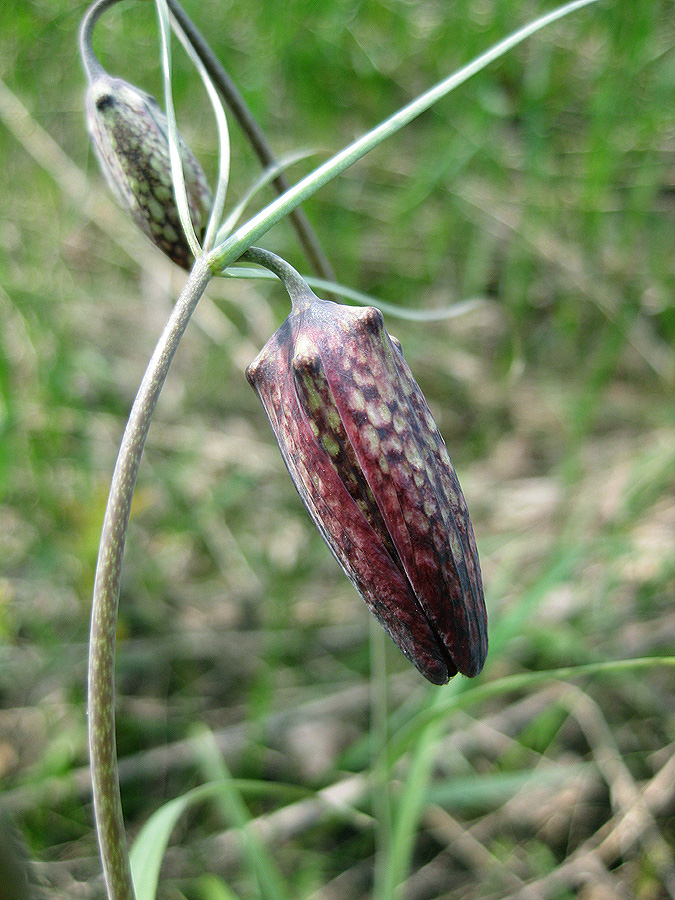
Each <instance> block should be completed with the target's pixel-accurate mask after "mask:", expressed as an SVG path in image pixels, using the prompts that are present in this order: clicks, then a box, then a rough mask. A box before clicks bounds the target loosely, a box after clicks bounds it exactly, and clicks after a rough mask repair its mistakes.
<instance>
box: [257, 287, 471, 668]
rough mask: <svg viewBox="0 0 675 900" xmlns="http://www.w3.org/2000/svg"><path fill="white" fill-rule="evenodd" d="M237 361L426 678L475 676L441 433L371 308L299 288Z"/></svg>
mask: <svg viewBox="0 0 675 900" xmlns="http://www.w3.org/2000/svg"><path fill="white" fill-rule="evenodd" d="M293 299H294V305H293V311H292V312H291V314H290V316H289V317H288V318H287V319H286V321H285V322H284V324H283V325H282V326H281V328H279V330H278V331H277V332H276V334H274V335H273V336H272V338H271V339H270V340H269V341H268V343H267V344H266V346H265V347H264V348H263V350H262V351H261V353H260V354H259V355H258V357H257V358H256V359H255V360H254V361H253V363H252V364H251V365H250V366H249V368H248V370H247V377H248V380H249V382H250V383H251V385H252V386H253V388H254V389H255V390H256V392H257V393H258V395H259V397H260V399H261V401H262V403H263V406H264V408H265V411H266V412H267V415H268V417H269V420H270V423H271V425H272V428H273V430H274V433H275V435H276V438H277V441H278V442H279V446H280V448H281V452H282V455H283V458H284V461H285V462H286V465H287V467H288V470H289V472H290V475H291V477H292V479H293V481H294V483H295V486H296V488H297V489H298V492H299V494H300V496H301V498H302V500H303V502H304V504H305V506H306V507H307V510H308V511H309V514H310V515H311V517H312V519H313V520H314V522H315V524H316V526H317V527H318V529H319V531H320V532H321V534H322V536H323V538H324V540H325V541H326V543H327V544H328V546H329V547H330V549H331V550H332V552H333V554H334V555H335V557H336V558H337V560H338V562H339V563H340V564H341V566H342V568H343V569H344V571H345V572H346V574H347V576H348V577H349V578H350V579H351V581H352V582H353V584H354V585H355V587H356V588H357V590H358V591H359V593H360V594H361V596H362V597H363V599H364V600H365V602H366V604H367V605H368V607H369V608H370V610H371V611H372V612H373V613H374V615H375V616H376V617H377V619H378V620H379V621H380V623H381V624H382V625H383V627H384V628H385V630H386V631H387V632H388V633H389V634H390V635H391V637H392V638H393V640H394V641H395V642H396V644H397V645H398V646H399V648H400V649H401V650H402V651H403V653H404V654H405V655H406V656H407V657H408V658H409V659H410V660H411V661H412V662H413V663H414V665H415V666H417V668H418V669H419V671H420V672H421V673H422V674H423V675H424V676H425V677H426V678H427V679H429V681H432V682H434V683H435V684H444V683H445V682H447V681H448V679H449V678H450V677H451V676H453V675H455V674H456V673H457V672H458V671H459V672H461V673H462V674H464V675H468V676H474V675H477V674H478V673H479V672H480V671H481V669H482V667H483V664H484V662H485V657H486V654H487V615H486V610H485V602H484V599H483V587H482V581H481V574H480V565H479V561H478V551H477V549H476V543H475V540H474V535H473V529H472V526H471V521H470V519H469V513H468V510H467V508H466V503H465V501H464V497H463V495H462V491H461V488H460V486H459V482H458V481H457V476H456V474H455V470H454V468H453V466H452V463H451V461H450V458H449V456H448V453H447V450H446V447H445V444H444V442H443V438H442V437H441V435H440V432H439V430H438V428H437V426H436V424H435V422H434V420H433V418H432V416H431V412H430V410H429V407H428V406H427V403H426V401H425V399H424V397H423V395H422V392H421V390H420V388H419V386H418V385H417V382H416V381H415V379H414V378H413V376H412V373H411V371H410V369H409V367H408V365H407V363H406V362H405V360H404V358H403V354H402V353H401V350H400V345H399V344H398V342H397V341H394V340H392V339H391V338H390V337H389V335H388V333H387V331H386V329H385V327H384V324H383V321H382V315H381V313H380V312H379V311H378V310H376V309H372V308H367V309H356V308H353V307H348V306H340V305H338V304H335V303H332V302H329V301H324V300H320V299H319V298H318V297H316V296H315V295H314V294H313V293H312V292H311V291H310V290H309V288H307V290H306V292H305V291H303V292H302V294H301V296H295V297H294V298H293Z"/></svg>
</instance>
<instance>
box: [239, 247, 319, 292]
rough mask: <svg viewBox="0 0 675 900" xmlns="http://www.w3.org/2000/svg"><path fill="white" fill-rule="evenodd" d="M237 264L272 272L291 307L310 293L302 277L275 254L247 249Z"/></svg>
mask: <svg viewBox="0 0 675 900" xmlns="http://www.w3.org/2000/svg"><path fill="white" fill-rule="evenodd" d="M237 262H252V263H256V264H257V265H259V266H264V267H265V268H266V269H269V271H270V272H273V273H274V274H275V275H276V276H277V278H278V279H279V280H280V281H281V282H282V283H283V285H284V287H285V288H286V290H287V292H288V296H289V297H290V298H291V301H292V303H293V306H296V305H297V304H298V303H301V302H302V300H303V297H304V298H306V297H307V294H308V293H309V294H311V293H312V290H311V288H310V287H309V285H308V284H307V282H306V281H305V279H304V278H303V277H302V275H300V273H299V272H297V271H296V270H295V269H294V268H293V266H292V265H290V263H287V262H286V260H285V259H282V258H281V257H280V256H277V255H276V253H271V252H270V251H269V250H263V249H261V248H260V247H249V248H248V250H245V251H244V252H243V253H242V254H241V256H240V257H239V259H238V260H237Z"/></svg>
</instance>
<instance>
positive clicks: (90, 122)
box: [86, 71, 212, 269]
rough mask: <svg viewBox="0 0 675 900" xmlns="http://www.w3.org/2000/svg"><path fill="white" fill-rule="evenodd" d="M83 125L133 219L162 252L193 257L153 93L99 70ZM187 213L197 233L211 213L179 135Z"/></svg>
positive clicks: (199, 174)
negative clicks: (179, 210)
mask: <svg viewBox="0 0 675 900" xmlns="http://www.w3.org/2000/svg"><path fill="white" fill-rule="evenodd" d="M86 110H87V127H88V129H89V134H90V136H91V139H92V142H93V145H94V148H95V150H96V155H97V156H98V159H99V162H100V164H101V168H102V170H103V174H104V175H105V178H106V181H107V182H108V184H109V185H110V187H111V189H112V190H113V192H114V193H115V195H116V196H117V199H118V200H119V202H120V204H121V205H122V207H123V208H124V209H126V210H127V211H128V212H129V213H130V215H131V217H132V219H133V220H134V222H135V223H136V224H137V225H138V226H139V227H140V228H141V229H142V230H143V231H144V232H145V234H146V235H147V236H148V237H149V238H150V240H151V241H152V242H153V243H154V244H156V245H157V246H158V247H159V248H160V249H161V250H163V251H164V253H166V254H167V256H169V257H171V259H172V260H173V261H174V262H175V263H177V264H178V265H179V266H182V267H183V268H184V269H190V266H191V264H192V261H193V257H192V253H191V251H190V247H189V245H188V242H187V240H186V238H185V235H184V233H183V228H182V226H181V224H180V219H179V217H178V209H177V207H176V200H175V196H174V191H173V179H172V175H171V161H170V157H169V138H168V124H167V119H166V115H165V114H164V112H163V111H162V109H161V108H160V106H159V104H158V103H157V101H156V100H155V99H154V97H151V96H150V94H146V93H145V92H144V91H141V90H139V89H138V88H135V87H133V86H132V85H130V84H128V83H127V82H126V81H123V80H122V79H120V78H113V77H112V76H110V75H108V74H107V73H105V72H103V71H100V73H99V74H98V75H97V77H96V78H95V79H94V80H92V81H90V83H89V86H88V88H87V94H86ZM179 148H180V156H181V160H182V162H183V172H184V176H185V186H186V189H187V195H188V205H189V209H190V217H191V219H192V224H193V225H194V229H195V233H196V234H197V236H198V237H200V238H201V237H203V233H204V231H205V228H206V224H207V222H208V217H209V213H210V211H211V203H212V200H211V192H210V190H209V186H208V183H207V181H206V176H205V175H204V172H203V170H202V168H201V166H200V164H199V162H198V161H197V159H196V158H195V156H194V154H193V153H192V151H191V150H190V148H189V147H188V145H187V144H186V143H185V141H183V139H182V138H179Z"/></svg>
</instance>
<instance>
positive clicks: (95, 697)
mask: <svg viewBox="0 0 675 900" xmlns="http://www.w3.org/2000/svg"><path fill="white" fill-rule="evenodd" d="M211 276H212V272H211V270H210V268H209V265H208V261H207V259H206V258H202V259H201V260H199V261H198V262H197V263H196V264H195V266H194V268H193V270H192V272H191V274H190V277H189V278H188V280H187V282H186V284H185V287H184V288H183V291H182V293H181V295H180V297H179V298H178V301H177V302H176V305H175V306H174V308H173V311H172V313H171V317H170V319H169V321H168V323H167V325H166V327H165V329H164V332H163V333H162V336H161V338H160V340H159V343H158V344H157V347H156V348H155V352H154V353H153V355H152V359H151V360H150V363H149V365H148V368H147V370H146V373H145V375H144V377H143V381H142V382H141V386H140V388H139V390H138V394H137V395H136V399H135V401H134V405H133V407H132V410H131V413H130V416H129V421H128V423H127V427H126V429H125V432H124V436H123V438H122V444H121V446H120V451H119V455H118V457H117V463H116V465H115V471H114V473H113V477H112V483H111V486H110V494H109V497H108V505H107V508H106V512H105V518H104V522H103V531H102V534H101V543H100V547H99V554H98V563H97V568H96V578H95V582H94V594H93V600H92V618H91V633H90V641H89V684H88V697H89V705H88V716H89V754H90V760H91V777H92V789H93V799H94V812H95V815H96V827H97V831H98V836H99V845H100V851H101V860H102V863H103V872H104V875H105V880H106V886H107V888H108V897H109V898H110V900H134V889H133V883H132V879H131V869H130V866H129V854H128V851H127V844H126V836H125V831H124V821H123V817H122V803H121V798H120V788H119V778H118V771H117V751H116V742H115V632H116V628H117V609H118V603H119V593H120V577H121V572H122V558H123V555H124V544H125V540H126V533H127V527H128V524H129V514H130V511H131V500H132V497H133V493H134V487H135V485H136V478H137V475H138V469H139V466H140V463H141V456H142V454H143V447H144V446H145V439H146V437H147V434H148V429H149V427H150V422H151V420H152V415H153V413H154V410H155V406H156V405H157V400H158V399H159V395H160V392H161V390H162V386H163V385H164V381H165V379H166V375H167V373H168V371H169V366H170V365H171V361H172V359H173V357H174V354H175V352H176V349H177V347H178V344H179V342H180V339H181V337H182V335H183V333H184V331H185V329H186V327H187V324H188V322H189V320H190V316H191V315H192V313H193V311H194V309H195V307H196V305H197V303H198V301H199V299H200V297H201V296H202V294H203V293H204V290H205V289H206V285H207V284H208V282H209V280H210V278H211Z"/></svg>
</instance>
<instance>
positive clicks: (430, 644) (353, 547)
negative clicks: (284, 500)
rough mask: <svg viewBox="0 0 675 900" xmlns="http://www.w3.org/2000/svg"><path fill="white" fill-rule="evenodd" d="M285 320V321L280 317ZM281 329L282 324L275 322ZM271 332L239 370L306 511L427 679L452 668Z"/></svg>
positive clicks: (441, 679) (442, 678)
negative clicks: (308, 410) (325, 443)
mask: <svg viewBox="0 0 675 900" xmlns="http://www.w3.org/2000/svg"><path fill="white" fill-rule="evenodd" d="M285 325H286V326H287V325H288V322H287V323H285ZM282 328H284V326H282ZM278 336H279V332H277V335H275V336H274V337H273V338H272V339H271V340H270V341H269V342H268V344H267V345H266V347H265V348H264V349H263V351H262V353H261V354H260V355H259V356H258V358H257V359H256V360H255V361H254V362H253V363H252V364H251V366H250V367H249V369H248V371H247V376H248V378H249V381H250V382H251V384H252V385H253V387H254V388H255V390H256V392H257V393H258V395H259V396H260V399H261V401H262V403H263V406H264V408H265V411H266V412H267V415H268V418H269V420H270V424H271V425H272V429H273V431H274V433H275V435H276V437H277V440H278V442H279V446H280V448H281V452H282V456H283V458H284V461H285V463H286V466H287V468H288V471H289V473H290V475H291V478H292V479H293V482H294V484H295V486H296V488H297V490H298V493H299V494H300V497H301V498H302V500H303V502H304V504H305V506H306V508H307V510H308V512H309V514H310V516H311V517H312V519H313V521H314V523H315V524H316V526H317V528H318V529H319V531H320V532H321V535H322V536H323V538H324V540H325V541H326V543H327V544H328V546H329V547H330V549H331V551H332V552H333V554H334V556H335V557H336V559H337V560H338V562H339V563H340V565H341V566H342V568H343V569H344V571H345V574H346V575H347V577H348V578H349V579H350V580H351V581H352V583H353V584H354V585H355V587H356V588H357V590H358V591H359V593H360V594H361V596H362V598H363V599H364V601H365V603H366V604H367V606H368V608H369V609H370V610H371V612H372V613H373V614H374V615H375V617H376V618H377V619H378V621H379V622H380V623H381V624H382V626H383V627H384V629H385V630H386V631H387V632H388V634H389V635H390V636H391V637H392V639H393V640H394V642H395V643H396V644H397V646H398V647H399V649H400V650H401V651H402V652H403V653H404V654H405V655H406V656H407V657H408V659H410V660H411V662H413V663H414V665H415V666H417V668H418V669H419V671H420V672H421V673H422V674H423V675H424V676H425V678H427V679H428V680H429V681H431V682H433V683H434V684H445V683H446V682H447V681H448V678H449V677H451V676H452V675H454V674H456V671H457V670H456V668H455V666H454V665H453V663H452V661H451V660H449V659H447V658H446V655H445V654H444V652H443V648H442V647H441V646H440V645H439V643H438V640H437V639H436V636H435V635H434V633H433V631H432V629H431V628H430V627H429V624H428V622H427V621H426V619H425V617H424V615H423V614H422V613H421V610H420V608H419V605H418V603H417V600H416V598H415V595H414V593H413V592H412V590H411V587H410V584H409V582H408V580H407V578H406V577H405V575H404V573H403V572H402V571H401V569H400V568H399V566H398V565H396V563H395V562H394V561H393V560H392V558H391V556H390V555H389V553H388V552H387V549H386V547H385V545H384V543H383V542H382V540H381V539H380V537H379V535H378V534H377V533H376V532H375V530H374V529H373V527H372V525H371V524H370V522H369V521H368V519H367V518H366V516H365V515H364V513H363V512H362V510H361V509H360V508H359V507H358V506H357V504H356V502H355V501H354V499H353V498H352V496H351V495H350V493H349V491H348V490H347V489H346V487H345V485H344V484H343V482H342V480H341V478H340V476H339V473H338V470H337V469H336V467H335V464H334V462H333V460H332V459H331V457H330V456H329V454H328V453H327V452H326V451H325V450H324V449H323V448H322V447H321V446H320V444H319V442H318V440H317V437H316V435H315V433H314V431H313V430H312V427H311V424H310V422H311V420H309V419H308V417H307V415H306V414H305V411H304V409H303V407H302V406H301V405H300V402H299V400H298V396H297V392H296V389H295V382H294V379H293V375H292V367H291V365H289V364H288V354H287V352H286V351H285V349H284V348H283V347H280V346H279V344H280V343H282V344H283V339H282V341H281V342H279V341H278Z"/></svg>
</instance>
